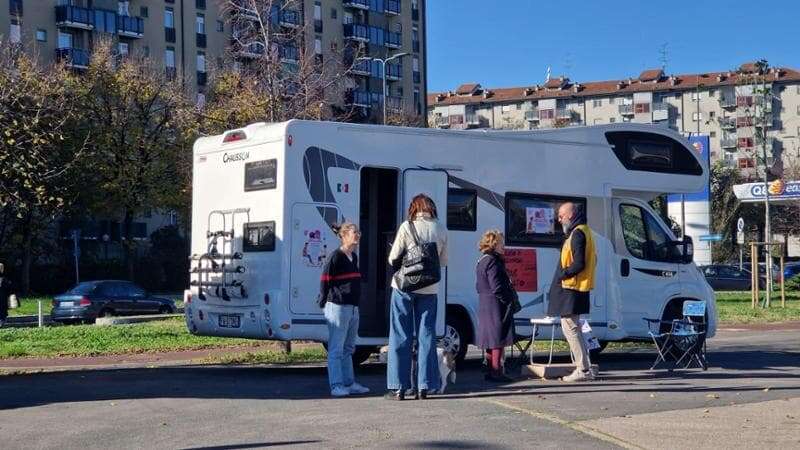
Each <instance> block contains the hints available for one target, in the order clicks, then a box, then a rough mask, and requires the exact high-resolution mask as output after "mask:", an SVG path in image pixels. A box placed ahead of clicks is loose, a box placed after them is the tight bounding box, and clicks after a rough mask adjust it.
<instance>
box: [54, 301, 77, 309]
mask: <svg viewBox="0 0 800 450" xmlns="http://www.w3.org/2000/svg"><path fill="white" fill-rule="evenodd" d="M58 306H60V307H62V308H71V307H73V306H75V302H61V303H59V304H58Z"/></svg>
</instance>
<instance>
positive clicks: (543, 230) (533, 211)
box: [525, 207, 555, 234]
mask: <svg viewBox="0 0 800 450" xmlns="http://www.w3.org/2000/svg"><path fill="white" fill-rule="evenodd" d="M525 222H526V223H527V224H528V226H527V227H526V229H525V231H526V232H527V233H528V234H553V232H554V231H555V211H553V208H540V207H532V208H531V207H528V208H525Z"/></svg>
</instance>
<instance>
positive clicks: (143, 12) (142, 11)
mask: <svg viewBox="0 0 800 450" xmlns="http://www.w3.org/2000/svg"><path fill="white" fill-rule="evenodd" d="M149 15H150V10H149V9H147V6H142V7H140V8H139V16H141V17H148V16H149Z"/></svg>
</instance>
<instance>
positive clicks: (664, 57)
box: [658, 42, 669, 73]
mask: <svg viewBox="0 0 800 450" xmlns="http://www.w3.org/2000/svg"><path fill="white" fill-rule="evenodd" d="M667 44H668V43H667V42H664V43H663V44H661V48H660V49H659V51H658V53H659V57H658V60H659V61H661V70H663V71H664V73H666V72H667V63H668V62H669V50H668V49H667Z"/></svg>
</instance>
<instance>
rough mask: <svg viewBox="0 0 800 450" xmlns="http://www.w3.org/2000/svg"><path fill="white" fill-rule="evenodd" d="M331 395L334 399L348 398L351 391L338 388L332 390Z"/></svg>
mask: <svg viewBox="0 0 800 450" xmlns="http://www.w3.org/2000/svg"><path fill="white" fill-rule="evenodd" d="M331 395H332V396H333V397H347V396H348V395H350V389H347V388H346V387H344V386H336V387H334V388H333V389H331Z"/></svg>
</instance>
